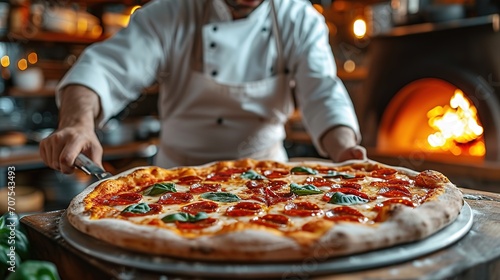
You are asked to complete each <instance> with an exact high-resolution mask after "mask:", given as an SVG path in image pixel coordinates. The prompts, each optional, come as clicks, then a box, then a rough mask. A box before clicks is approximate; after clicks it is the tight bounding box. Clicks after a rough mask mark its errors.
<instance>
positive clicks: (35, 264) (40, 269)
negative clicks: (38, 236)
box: [6, 260, 60, 280]
mask: <svg viewBox="0 0 500 280" xmlns="http://www.w3.org/2000/svg"><path fill="white" fill-rule="evenodd" d="M21 279H47V280H56V279H60V276H59V273H58V272H57V267H56V265H55V264H53V263H51V262H47V261H37V260H27V261H25V262H23V263H21V265H20V266H19V268H18V269H17V270H16V271H15V272H14V273H11V274H9V276H8V277H7V278H6V280H21Z"/></svg>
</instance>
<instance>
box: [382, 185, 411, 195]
mask: <svg viewBox="0 0 500 280" xmlns="http://www.w3.org/2000/svg"><path fill="white" fill-rule="evenodd" d="M377 194H379V195H381V196H385V197H411V193H410V191H409V190H408V189H407V188H405V187H402V186H399V185H388V186H387V187H383V188H381V189H380V190H379V191H378V192H377Z"/></svg>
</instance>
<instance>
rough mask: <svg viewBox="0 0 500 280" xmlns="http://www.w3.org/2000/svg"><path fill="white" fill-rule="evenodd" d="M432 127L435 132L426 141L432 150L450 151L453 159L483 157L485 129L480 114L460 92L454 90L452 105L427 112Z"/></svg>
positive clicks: (437, 107)
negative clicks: (463, 156)
mask: <svg viewBox="0 0 500 280" xmlns="http://www.w3.org/2000/svg"><path fill="white" fill-rule="evenodd" d="M427 117H428V118H429V126H430V127H431V128H433V129H434V130H435V131H436V132H434V133H432V134H430V135H429V136H428V137H427V142H428V143H429V145H430V146H431V147H432V148H433V149H441V150H443V151H449V152H451V153H452V154H454V155H461V154H468V155H472V156H484V154H485V151H486V148H485V146H484V141H483V137H482V135H483V127H482V126H481V124H480V123H479V119H478V117H477V110H476V107H474V105H471V104H470V102H469V100H468V99H467V98H466V97H465V96H464V94H463V92H462V91H461V90H459V89H457V90H455V93H454V95H453V97H452V98H451V99H450V105H445V106H436V107H434V108H432V109H431V110H429V112H427Z"/></svg>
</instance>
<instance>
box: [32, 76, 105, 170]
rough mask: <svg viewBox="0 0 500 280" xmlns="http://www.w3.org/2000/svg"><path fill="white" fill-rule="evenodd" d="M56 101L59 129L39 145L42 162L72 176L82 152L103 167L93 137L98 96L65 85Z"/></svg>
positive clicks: (88, 90)
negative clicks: (57, 101)
mask: <svg viewBox="0 0 500 280" xmlns="http://www.w3.org/2000/svg"><path fill="white" fill-rule="evenodd" d="M59 98H60V99H59V101H60V104H59V108H60V109H59V125H58V128H57V130H56V131H55V132H54V133H53V134H51V135H50V136H48V137H47V138H45V139H44V140H42V141H41V142H40V156H41V157H42V159H43V161H44V162H45V164H47V165H48V166H49V167H51V168H53V169H56V170H60V171H61V172H63V173H72V172H73V171H74V167H73V163H74V162H75V158H76V157H77V155H78V154H79V153H80V152H82V153H84V154H86V155H87V156H88V157H89V158H90V159H92V160H93V161H94V162H96V163H97V164H99V165H101V166H102V146H101V144H100V143H99V140H98V138H97V135H96V134H95V120H96V119H97V117H98V116H99V113H100V100H99V97H98V95H97V94H96V93H95V92H94V91H92V90H90V89H89V88H87V87H84V86H80V85H68V86H66V87H65V88H64V89H63V90H62V91H61V93H60V96H59Z"/></svg>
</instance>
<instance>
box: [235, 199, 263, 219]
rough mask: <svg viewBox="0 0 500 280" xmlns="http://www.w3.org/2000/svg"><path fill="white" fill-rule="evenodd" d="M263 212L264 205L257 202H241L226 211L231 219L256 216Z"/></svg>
mask: <svg viewBox="0 0 500 280" xmlns="http://www.w3.org/2000/svg"><path fill="white" fill-rule="evenodd" d="M260 212H262V205H261V204H259V203H256V202H247V201H243V202H239V203H238V204H236V205H233V206H230V207H228V208H227V210H226V215H228V216H231V217H241V216H255V215H258V214H259V213H260Z"/></svg>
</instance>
